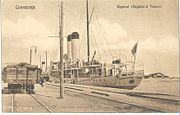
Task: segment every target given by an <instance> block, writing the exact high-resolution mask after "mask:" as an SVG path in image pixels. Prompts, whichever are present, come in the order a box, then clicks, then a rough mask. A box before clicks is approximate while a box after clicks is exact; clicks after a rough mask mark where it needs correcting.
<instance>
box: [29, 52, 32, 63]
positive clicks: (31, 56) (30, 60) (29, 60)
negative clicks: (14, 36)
mask: <svg viewBox="0 0 180 115" xmlns="http://www.w3.org/2000/svg"><path fill="white" fill-rule="evenodd" d="M31 62H32V49H30V60H29V64H30V65H31Z"/></svg>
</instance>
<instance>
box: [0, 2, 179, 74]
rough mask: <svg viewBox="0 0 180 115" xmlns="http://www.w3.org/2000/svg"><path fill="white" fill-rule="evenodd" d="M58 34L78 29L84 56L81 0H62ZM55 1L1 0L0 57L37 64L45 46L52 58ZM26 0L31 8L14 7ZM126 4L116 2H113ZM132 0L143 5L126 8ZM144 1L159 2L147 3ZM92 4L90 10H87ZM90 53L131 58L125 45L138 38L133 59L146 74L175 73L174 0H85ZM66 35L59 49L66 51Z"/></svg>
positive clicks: (55, 55)
mask: <svg viewBox="0 0 180 115" xmlns="http://www.w3.org/2000/svg"><path fill="white" fill-rule="evenodd" d="M63 2H64V28H63V29H64V38H66V37H67V36H68V35H69V34H71V33H72V32H75V31H76V32H78V33H79V34H80V39H79V45H80V46H79V47H80V49H79V51H80V52H81V58H87V56H86V50H87V49H86V48H87V46H86V44H87V43H86V9H85V8H86V2H85V0H64V1H63ZM58 3H60V1H59V0H13V1H12V0H3V1H2V4H1V6H2V7H1V9H2V63H3V64H4V63H17V62H22V61H24V62H29V51H30V47H31V46H33V45H36V46H37V53H36V54H35V53H34V52H33V64H36V65H39V63H40V62H39V58H40V55H41V57H42V60H45V51H47V52H48V65H49V62H50V60H57V59H58V56H59V55H58V52H59V47H58V45H59V41H58V40H59V39H58V38H56V37H48V36H57V35H58V31H59V29H58V10H59V7H58ZM21 5H26V6H27V5H29V6H35V9H33V10H31V9H28V10H27V9H16V6H21ZM118 5H119V6H128V5H129V8H117V6H118ZM132 5H135V6H138V5H141V6H146V5H148V8H130V7H131V6H132ZM150 5H156V6H161V8H150ZM93 7H94V11H93V13H92V10H93ZM91 13H92V17H91V21H90V47H91V52H90V54H91V58H92V55H93V52H94V51H97V55H96V56H95V58H96V59H98V60H101V61H102V62H110V61H112V59H116V58H119V57H120V58H121V59H122V60H124V61H127V60H128V61H132V60H133V56H132V54H131V49H132V47H133V45H134V44H135V43H136V42H137V41H138V49H137V55H136V56H137V63H140V64H142V65H143V66H144V71H145V73H146V74H149V73H152V72H162V73H164V74H166V75H169V76H172V77H177V76H178V77H179V39H178V0H89V14H90V15H91ZM66 47H67V45H66V39H64V49H65V50H64V51H65V53H66Z"/></svg>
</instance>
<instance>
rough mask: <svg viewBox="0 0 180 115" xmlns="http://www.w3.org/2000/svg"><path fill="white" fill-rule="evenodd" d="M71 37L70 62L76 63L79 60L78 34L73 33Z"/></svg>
mask: <svg viewBox="0 0 180 115" xmlns="http://www.w3.org/2000/svg"><path fill="white" fill-rule="evenodd" d="M71 36H72V37H71V51H72V61H73V62H76V61H77V60H78V58H79V33H78V32H73V33H72V34H71Z"/></svg>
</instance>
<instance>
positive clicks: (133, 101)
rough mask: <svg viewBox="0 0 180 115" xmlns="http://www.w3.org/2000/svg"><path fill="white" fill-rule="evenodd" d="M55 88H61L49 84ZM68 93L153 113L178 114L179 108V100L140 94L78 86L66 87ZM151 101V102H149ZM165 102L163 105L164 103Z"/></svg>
mask: <svg viewBox="0 0 180 115" xmlns="http://www.w3.org/2000/svg"><path fill="white" fill-rule="evenodd" d="M47 85H50V86H54V87H59V86H58V85H52V84H47ZM65 90H66V91H71V92H78V93H81V94H85V95H89V96H94V97H98V98H101V99H106V100H110V101H114V102H118V103H123V104H128V105H131V106H136V107H139V108H144V109H147V110H151V111H153V112H177V111H178V110H177V108H179V103H178V102H177V101H179V100H178V99H170V98H161V97H153V96H149V95H140V94H134V95H133V93H131V94H128V93H127V92H125V93H123V92H121V93H120V92H115V91H109V90H105V89H97V88H92V87H86V86H78V85H66V86H65ZM148 99H151V100H148ZM169 101H170V102H171V103H178V105H176V104H174V105H173V106H172V105H171V104H170V103H169ZM162 102H163V103H162Z"/></svg>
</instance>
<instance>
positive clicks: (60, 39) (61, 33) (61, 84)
mask: <svg viewBox="0 0 180 115" xmlns="http://www.w3.org/2000/svg"><path fill="white" fill-rule="evenodd" d="M59 29H60V30H59V44H60V56H59V57H60V59H59V60H60V64H59V67H60V68H59V80H60V98H61V99H63V98H64V87H63V81H64V80H63V78H64V76H63V75H64V72H63V54H64V53H63V2H61V13H60V11H59Z"/></svg>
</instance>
